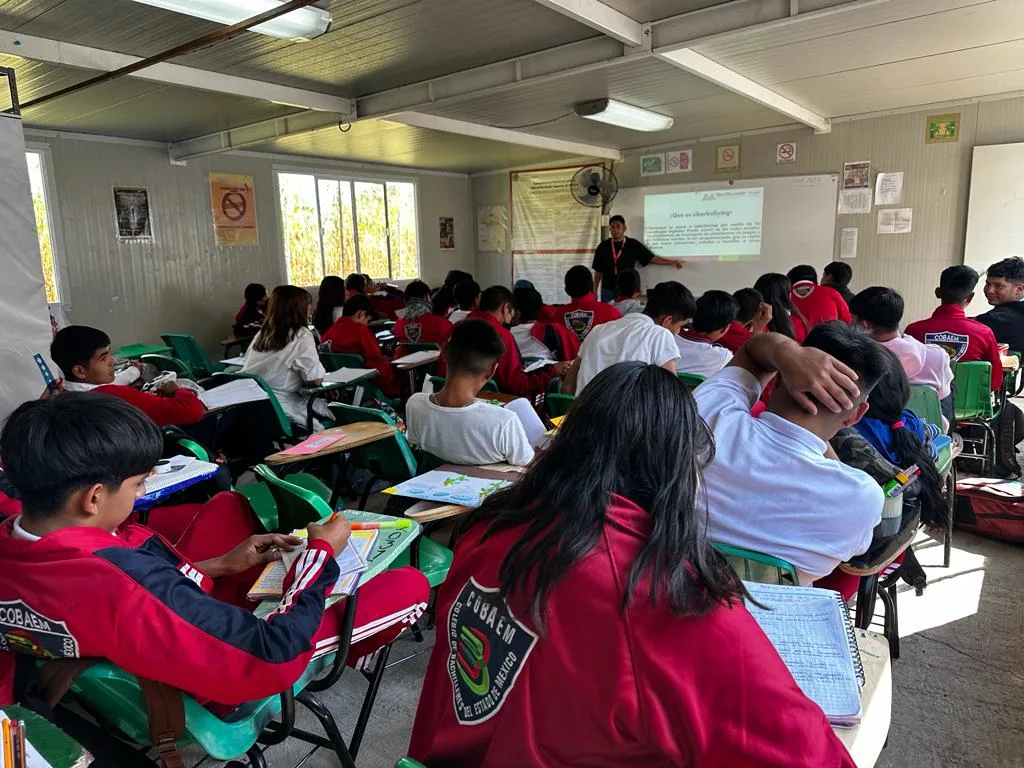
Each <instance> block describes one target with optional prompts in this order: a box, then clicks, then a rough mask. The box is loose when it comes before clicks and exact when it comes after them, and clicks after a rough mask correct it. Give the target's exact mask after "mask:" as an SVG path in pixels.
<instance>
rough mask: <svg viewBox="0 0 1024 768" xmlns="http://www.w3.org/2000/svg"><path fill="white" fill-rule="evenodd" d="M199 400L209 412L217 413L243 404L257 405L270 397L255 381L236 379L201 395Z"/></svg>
mask: <svg viewBox="0 0 1024 768" xmlns="http://www.w3.org/2000/svg"><path fill="white" fill-rule="evenodd" d="M199 399H200V400H201V401H202V402H203V405H205V406H206V408H207V410H210V411H216V410H219V409H221V408H228V407H230V406H232V405H241V404H242V403H256V402H259V401H260V400H269V399H270V396H269V395H268V394H267V393H266V391H265V390H264V389H263V387H261V386H260V385H259V384H257V383H256V382H255V381H254V380H253V379H235V380H234V381H229V382H228V383H227V384H222V385H221V386H219V387H214V388H213V389H207V390H205V391H203V392H201V393H200V394H199Z"/></svg>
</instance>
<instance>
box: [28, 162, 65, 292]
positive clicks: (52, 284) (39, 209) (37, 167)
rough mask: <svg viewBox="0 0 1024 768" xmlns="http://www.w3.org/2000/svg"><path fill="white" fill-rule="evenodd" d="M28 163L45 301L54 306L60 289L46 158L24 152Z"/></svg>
mask: <svg viewBox="0 0 1024 768" xmlns="http://www.w3.org/2000/svg"><path fill="white" fill-rule="evenodd" d="M25 160H26V161H27V162H28V180H29V185H30V186H31V189H32V210H33V211H34V212H35V215H36V233H37V234H38V236H39V256H40V259H41V260H42V262H43V283H44V284H45V286H46V301H47V303H49V304H55V303H57V302H59V301H60V287H59V284H58V280H57V254H56V253H55V251H56V246H55V243H54V237H53V227H52V222H51V218H50V215H51V201H50V200H49V196H48V194H47V185H46V158H45V157H44V155H43V153H42V152H39V151H37V150H28V151H27V152H25Z"/></svg>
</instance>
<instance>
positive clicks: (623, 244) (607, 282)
mask: <svg viewBox="0 0 1024 768" xmlns="http://www.w3.org/2000/svg"><path fill="white" fill-rule="evenodd" d="M608 232H609V233H610V234H611V237H610V238H608V239H607V240H604V241H602V242H601V243H600V244H599V245H598V246H597V248H595V249H594V264H593V270H594V293H595V294H597V295H598V296H600V297H601V301H614V300H615V294H616V287H617V285H618V279H619V273H620V272H624V271H625V270H627V269H636V266H637V264H639V265H640V266H642V267H646V266H647V265H648V264H657V265H659V266H664V267H675V268H676V269H682V268H683V261H682V259H666V258H663V257H661V256H655V255H654V254H653V253H651V252H650V250H648V248H647V246H646V245H644V244H643V243H641V242H640V241H639V240H636V239H634V238H628V237H626V220H625V219H624V218H622V217H621V216H618V215H615V216H612V217H611V218H610V219H608Z"/></svg>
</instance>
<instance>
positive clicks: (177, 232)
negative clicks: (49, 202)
mask: <svg viewBox="0 0 1024 768" xmlns="http://www.w3.org/2000/svg"><path fill="white" fill-rule="evenodd" d="M27 138H28V139H29V140H30V141H31V142H32V143H33V145H39V144H47V145H49V147H50V149H51V152H52V165H53V173H54V177H55V180H56V188H57V198H58V207H59V212H60V223H59V226H60V227H61V234H62V236H63V244H64V249H63V253H62V254H61V255H60V258H61V260H62V262H63V265H62V266H63V272H64V274H65V275H66V278H67V279H66V280H65V281H64V285H63V286H62V287H63V290H64V298H65V301H66V302H67V305H68V310H69V317H70V319H71V321H72V322H74V323H82V324H86V325H93V326H97V327H99V328H103V329H105V330H106V331H107V332H108V333H109V334H110V336H111V338H112V339H113V342H114V344H115V345H121V344H125V343H130V342H135V341H140V342H149V341H158V340H159V335H160V333H161V332H173V331H179V332H184V333H191V334H192V335H194V336H195V337H196V338H198V339H199V340H200V341H201V342H202V343H203V344H204V345H205V346H207V347H208V348H209V349H210V350H211V351H213V350H216V349H217V344H216V342H217V341H218V340H219V339H221V338H223V337H224V336H227V335H229V334H230V331H231V320H232V317H233V315H234V313H235V311H236V310H237V309H238V307H239V306H240V305H241V303H242V291H243V289H244V288H245V285H246V284H247V283H249V282H262V283H264V284H266V285H267V286H268V287H273V286H275V285H278V284H280V283H283V282H284V281H285V267H284V255H283V251H282V247H281V235H280V230H279V224H278V214H277V200H276V198H275V194H274V182H273V168H274V167H275V165H277V166H279V167H288V168H293V169H294V168H304V167H308V168H311V169H315V168H319V169H322V170H324V169H326V170H327V171H328V172H331V173H343V172H344V169H343V166H339V165H337V164H328V163H326V162H321V163H317V162H315V161H309V162H306V161H303V160H299V159H296V158H292V157H287V158H285V157H281V158H277V159H275V158H271V157H266V156H257V155H247V154H223V155H216V156H212V157H206V158H199V159H197V160H190V161H189V162H188V165H187V166H185V167H179V166H172V165H170V163H169V162H168V160H167V152H166V150H165V149H164V148H162V147H157V146H144V145H138V144H125V143H114V142H103V141H82V140H77V139H72V138H67V137H64V136H61V137H53V136H39V135H32V134H31V133H29V134H28V137H27ZM213 171H216V172H224V173H241V174H248V175H251V176H253V177H254V179H255V188H256V207H257V219H258V225H259V230H260V232H259V234H260V243H259V245H258V246H254V247H247V248H223V247H218V246H217V245H216V243H215V240H214V234H213V223H212V217H211V212H210V187H209V178H208V175H209V173H210V172H213ZM352 172H353V173H358V174H361V175H364V176H378V177H383V176H387V177H389V178H401V179H415V180H416V182H417V193H418V194H417V197H418V204H419V226H420V233H419V234H420V248H421V261H420V266H421V271H422V276H423V278H424V279H425V280H427V281H428V282H430V283H431V284H436V283H439V282H440V281H441V280H442V279H443V278H444V275H445V273H446V272H447V271H448V270H449V269H452V268H458V269H471V268H472V266H473V242H472V239H473V237H474V233H473V227H472V226H471V221H472V220H471V219H470V206H469V179H468V177H466V176H455V175H451V176H442V175H433V174H417V173H415V172H404V171H395V172H390V171H389V172H387V173H386V174H385V173H382V172H379V171H376V170H374V171H371V170H367V169H365V168H362V169H358V168H357V169H353V170H352ZM115 186H126V187H139V186H144V187H146V188H148V190H149V198H150V207H151V210H152V218H153V233H154V241H153V243H132V242H119V241H118V240H117V237H116V229H115V226H114V205H113V198H112V192H111V190H112V188H113V187H115ZM439 216H454V217H455V232H456V249H455V250H454V251H443V252H442V251H441V250H440V246H439V241H438V217H439Z"/></svg>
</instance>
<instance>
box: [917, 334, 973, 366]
mask: <svg viewBox="0 0 1024 768" xmlns="http://www.w3.org/2000/svg"><path fill="white" fill-rule="evenodd" d="M924 343H925V344H936V345H938V346H940V347H942V348H943V349H944V350H946V354H948V355H949V361H950V362H951V363H956V362H959V360H960V358H961V357H963V356H964V352H966V351H967V347H968V346H970V343H971V337H970V336H968V335H967V334H964V333H948V332H946V331H943V332H942V333H926V334H925V335H924Z"/></svg>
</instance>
